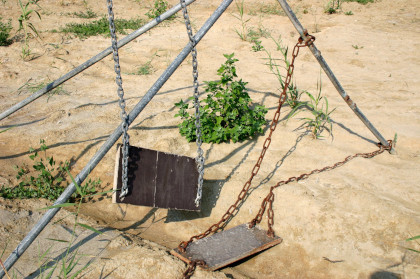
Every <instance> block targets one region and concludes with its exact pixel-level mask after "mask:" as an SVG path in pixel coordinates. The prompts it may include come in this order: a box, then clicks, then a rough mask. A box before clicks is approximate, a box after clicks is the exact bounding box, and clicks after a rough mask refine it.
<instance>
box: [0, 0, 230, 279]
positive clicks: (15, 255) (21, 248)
mask: <svg viewBox="0 0 420 279" xmlns="http://www.w3.org/2000/svg"><path fill="white" fill-rule="evenodd" d="M232 1H233V0H224V1H223V2H222V3H221V4H220V6H219V7H218V8H217V9H216V10H215V11H214V13H213V14H212V15H211V16H210V18H209V19H208V20H207V21H206V22H205V23H204V25H203V26H202V27H201V29H200V30H199V31H198V32H197V33H196V35H195V36H194V39H195V42H196V43H197V44H198V43H199V42H200V41H201V39H202V38H203V37H204V35H205V34H206V33H207V32H208V31H209V30H210V28H211V27H212V26H213V24H214V23H215V22H216V21H217V20H218V19H219V17H220V16H221V15H222V14H223V13H224V11H226V9H227V8H228V7H229V5H230V4H231V3H232ZM192 47H193V45H192V44H191V42H189V43H188V44H187V46H186V47H185V48H184V49H183V50H182V51H181V52H180V54H178V56H177V57H176V58H175V60H174V61H173V62H172V63H171V65H169V67H168V68H167V69H166V70H165V71H164V72H163V74H162V75H161V76H160V77H159V78H158V80H157V81H156V82H155V83H154V84H153V86H152V87H151V88H150V89H149V90H148V91H147V93H146V94H145V95H144V97H143V98H142V99H141V100H140V101H139V102H138V103H137V105H136V106H135V107H134V108H133V110H132V111H131V112H130V114H129V115H128V118H129V120H128V123H129V124H131V123H132V122H133V121H134V120H135V119H136V117H137V116H138V115H139V114H140V112H141V111H142V110H143V109H144V108H145V107H146V105H147V104H148V103H149V102H150V101H151V99H152V98H153V97H154V96H155V95H156V93H157V92H158V91H159V89H160V88H161V87H162V86H163V85H164V84H165V82H166V81H167V80H168V79H169V78H170V77H171V76H172V74H173V73H174V72H175V70H176V69H177V68H178V67H179V66H180V65H181V63H182V62H183V61H184V60H185V58H186V57H187V56H188V54H190V52H191V49H192ZM121 134H122V125H121V124H120V125H119V126H118V127H117V129H116V130H115V131H114V132H113V133H112V134H111V135H110V136H109V138H108V140H107V141H106V142H105V143H104V144H103V145H102V146H101V148H100V149H99V150H98V151H97V152H96V154H95V155H93V157H92V159H90V161H89V162H88V163H87V165H86V166H85V167H84V168H83V169H82V171H81V172H80V173H79V174H78V175H77V176H76V177H75V181H76V183H77V184H81V183H82V182H83V181H84V180H85V179H86V177H87V176H88V175H89V173H91V172H92V170H93V169H94V168H95V167H96V166H97V165H98V163H99V162H100V161H101V160H102V158H103V157H104V156H105V155H106V154H107V153H108V151H109V150H110V149H111V148H112V146H113V145H114V144H115V143H116V142H117V140H118V139H119V138H120V136H121ZM75 191H76V186H75V185H74V183H71V184H70V185H69V186H67V188H66V190H65V191H64V192H63V193H62V194H61V195H60V197H58V199H57V200H56V201H55V203H54V205H59V204H63V203H65V202H66V201H67V200H68V199H69V198H70V196H71V195H72V194H73V193H74V192H75ZM59 210H60V208H59V207H57V208H52V209H49V210H48V211H47V212H46V213H45V214H44V215H43V216H42V218H41V219H40V220H39V221H38V223H37V224H36V225H35V226H34V227H33V228H32V229H31V231H30V232H29V233H28V234H27V235H26V236H25V238H24V239H23V240H22V241H21V242H20V243H19V245H18V246H17V247H16V249H15V250H14V251H13V252H12V253H11V254H10V255H9V257H8V258H7V259H6V261H5V262H4V266H5V267H6V269H7V270H9V269H10V268H11V267H12V266H13V264H14V263H15V262H16V261H17V260H18V259H19V257H20V256H21V255H22V254H23V253H24V252H25V251H26V249H27V248H28V247H29V246H30V245H31V244H32V242H33V241H34V240H35V239H36V237H37V236H38V235H39V234H40V233H41V231H42V230H43V229H44V228H45V227H46V226H47V225H48V223H49V222H50V221H51V219H52V218H53V217H54V216H55V214H56V213H57V212H58V211H59ZM4 275H5V273H4V271H3V270H1V271H0V278H3V276H4Z"/></svg>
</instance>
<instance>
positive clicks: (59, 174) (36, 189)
mask: <svg viewBox="0 0 420 279" xmlns="http://www.w3.org/2000/svg"><path fill="white" fill-rule="evenodd" d="M47 150H48V146H47V145H46V143H45V140H43V139H41V140H40V148H39V151H40V153H41V154H40V153H39V152H38V151H36V150H35V149H33V148H30V149H29V152H30V155H29V158H30V159H31V160H32V161H33V165H32V171H30V169H29V167H28V166H25V165H24V166H21V167H16V169H17V175H16V178H17V179H18V180H19V181H20V182H19V184H18V185H17V186H16V187H13V188H8V187H5V186H2V188H1V189H0V196H1V197H3V198H6V199H15V198H19V199H24V198H45V199H48V200H56V199H57V198H58V197H59V196H60V195H61V194H62V193H63V191H64V189H65V188H64V187H63V186H62V182H63V181H64V180H65V178H66V172H67V171H68V168H69V162H68V161H66V162H64V163H58V164H57V163H56V161H55V160H54V158H53V157H52V156H51V157H50V156H48V154H47ZM31 173H32V175H31ZM100 183H101V181H100V180H96V181H92V180H89V181H88V182H87V183H86V184H85V185H83V187H81V189H83V193H85V194H91V193H94V192H96V186H97V185H99V184H100ZM73 198H75V199H77V198H78V196H76V195H73Z"/></svg>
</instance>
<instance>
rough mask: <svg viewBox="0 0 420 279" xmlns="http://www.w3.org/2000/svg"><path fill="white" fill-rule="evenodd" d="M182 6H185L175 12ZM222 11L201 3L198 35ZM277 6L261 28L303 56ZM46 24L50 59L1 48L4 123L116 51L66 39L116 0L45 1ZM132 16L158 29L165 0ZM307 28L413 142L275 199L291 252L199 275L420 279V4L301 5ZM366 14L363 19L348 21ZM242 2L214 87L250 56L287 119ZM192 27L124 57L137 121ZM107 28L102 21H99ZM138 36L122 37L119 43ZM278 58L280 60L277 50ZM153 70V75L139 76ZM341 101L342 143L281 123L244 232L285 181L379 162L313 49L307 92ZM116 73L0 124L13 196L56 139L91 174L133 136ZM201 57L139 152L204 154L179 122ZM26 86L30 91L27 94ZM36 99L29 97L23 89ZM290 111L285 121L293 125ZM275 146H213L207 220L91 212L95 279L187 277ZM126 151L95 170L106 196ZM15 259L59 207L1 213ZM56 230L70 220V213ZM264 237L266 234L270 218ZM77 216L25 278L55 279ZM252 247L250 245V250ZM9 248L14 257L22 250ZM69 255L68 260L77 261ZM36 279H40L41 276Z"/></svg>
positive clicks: (270, 104) (302, 63)
mask: <svg viewBox="0 0 420 279" xmlns="http://www.w3.org/2000/svg"><path fill="white" fill-rule="evenodd" d="M169 2H170V4H172V5H175V4H176V3H177V1H169ZM219 2H220V1H197V3H194V4H192V5H191V6H190V16H191V18H192V23H193V27H194V28H195V30H197V29H198V28H200V26H201V25H202V24H203V23H204V22H205V20H206V19H207V18H208V17H209V16H210V15H211V13H212V12H213V10H214V9H215V8H216V7H217V5H218V4H219ZM275 4H276V1H268V0H267V1H248V0H247V1H245V9H246V10H245V11H246V12H245V18H246V19H248V18H249V19H250V21H249V22H248V23H247V27H248V28H250V27H253V28H255V29H257V28H258V27H263V28H265V29H266V30H267V31H268V32H270V34H271V36H272V37H274V38H278V37H279V36H281V38H282V40H283V43H284V44H285V45H287V46H289V48H291V47H292V46H293V45H294V44H295V42H296V40H297V39H298V35H297V32H296V31H295V30H294V28H293V26H292V24H291V23H290V22H289V20H288V18H287V17H286V16H284V15H283V14H271V13H269V12H267V9H265V7H269V10H272V9H273V8H272V7H275V6H274V5H275ZM40 5H41V6H42V8H43V10H42V11H41V16H42V20H41V21H39V20H38V19H37V18H36V17H33V18H32V19H33V23H34V25H35V26H36V28H37V29H38V31H39V32H40V36H41V37H42V40H35V39H32V40H31V44H30V46H31V48H32V51H33V54H34V55H35V59H33V60H30V61H24V60H22V58H21V57H20V53H21V48H22V45H23V43H22V42H21V41H20V40H16V41H15V42H14V43H13V44H12V45H10V46H8V47H0V79H1V84H0V111H4V110H6V109H8V108H9V107H11V106H12V105H13V104H15V103H17V102H19V101H20V100H23V99H24V98H26V97H28V96H29V95H30V92H29V90H28V89H27V87H23V88H21V87H22V86H23V85H25V84H26V83H27V82H28V81H29V82H30V83H33V84H39V83H40V82H47V81H51V80H54V79H56V78H58V77H60V76H61V75H63V74H64V73H66V72H68V71H70V70H71V69H73V68H74V67H75V66H77V65H79V64H81V63H83V62H84V61H85V60H87V59H89V58H91V57H92V56H94V55H96V54H97V53H99V52H100V51H102V50H104V49H106V48H107V47H108V46H109V45H110V39H109V38H108V37H103V36H94V37H90V38H86V39H79V38H77V37H75V36H72V35H66V34H63V33H60V32H58V33H53V32H51V30H53V29H57V30H58V29H59V28H60V27H63V26H64V25H65V24H66V23H71V22H79V23H81V22H88V21H92V19H81V18H77V17H75V16H74V15H73V13H75V12H82V11H87V10H88V9H90V10H92V11H93V12H95V13H97V14H98V15H99V16H102V15H105V14H106V12H107V11H106V4H105V1H100V2H98V1H91V0H87V1H75V0H61V1H52V0H44V1H40ZM114 5H115V9H114V11H115V15H116V17H117V18H126V19H130V18H135V17H138V16H140V17H143V18H146V17H145V16H144V14H145V13H146V12H147V11H148V10H149V8H150V7H151V6H152V5H153V1H150V0H149V1H132V0H122V1H115V3H114ZM290 5H291V7H292V8H293V9H294V11H295V12H296V14H297V16H298V18H299V20H300V21H301V23H302V24H303V26H304V27H305V28H307V29H308V31H309V32H310V33H311V34H313V35H314V36H315V37H316V41H315V43H316V46H317V47H318V48H319V49H320V51H321V52H322V55H323V56H324V58H325V60H326V61H327V63H328V64H329V66H330V67H331V69H332V70H333V72H334V73H335V74H336V76H337V78H338V79H339V80H340V82H341V83H342V85H343V87H344V88H345V89H346V91H347V93H348V94H349V95H350V96H351V97H352V99H353V100H354V101H355V102H356V103H357V105H358V106H359V108H360V109H361V110H362V111H363V112H364V114H365V115H366V116H367V117H368V119H369V120H370V121H371V122H372V123H373V124H374V125H375V126H376V128H377V129H378V130H379V131H380V132H381V133H382V135H383V136H384V137H385V138H386V139H393V137H394V134H395V133H397V134H398V144H397V148H396V150H397V154H396V155H390V154H389V153H387V152H385V153H383V154H381V155H379V156H377V157H375V158H372V159H362V158H357V159H355V160H353V161H351V162H350V163H348V164H346V165H344V166H342V167H340V168H337V169H335V170H333V171H329V172H324V173H321V174H316V175H313V176H311V177H310V178H308V179H306V180H303V181H301V182H299V183H290V184H288V185H286V186H282V187H280V188H279V189H277V190H276V191H275V195H276V199H275V202H274V208H273V209H274V212H275V225H274V230H275V232H276V234H277V235H279V236H280V237H282V238H283V243H281V244H280V245H277V246H275V247H273V248H271V249H269V250H267V251H265V252H263V253H260V254H258V255H257V256H255V257H252V258H250V259H247V260H245V261H242V262H240V263H237V264H235V265H233V266H229V267H227V268H224V269H222V270H221V271H219V272H213V273H211V272H203V271H201V270H199V271H197V273H196V274H195V275H194V276H195V277H194V278H419V277H420V257H419V256H418V253H415V252H411V251H409V250H407V249H406V248H405V247H411V248H414V249H417V250H418V249H419V245H418V244H416V243H415V242H410V243H408V242H405V239H407V238H409V237H411V236H415V235H419V234H420V219H419V212H420V206H419V204H420V191H419V187H418V181H419V178H420V175H419V173H420V164H419V163H420V141H419V140H420V99H419V98H418V96H417V97H416V94H418V93H419V92H418V90H419V88H420V78H419V76H420V56H419V53H420V43H419V42H420V2H419V1H418V0H406V1H392V0H379V1H375V2H374V3H369V4H367V5H360V4H358V3H347V2H344V3H342V11H341V12H340V13H338V14H333V15H328V14H325V13H324V9H325V6H326V5H327V1H321V0H309V1H290ZM349 11H352V13H353V15H345V12H349ZM237 14H238V11H237V8H236V7H235V4H234V3H233V4H232V5H231V6H230V7H229V9H228V10H227V12H226V13H225V14H224V15H223V16H222V17H221V18H220V19H219V21H218V22H217V23H216V24H215V25H214V27H213V28H212V29H211V30H210V32H209V33H208V34H207V35H206V37H205V38H204V39H203V40H202V41H201V42H200V44H199V46H198V52H199V57H198V58H199V72H200V75H199V78H200V83H202V82H203V81H209V80H215V79H216V78H217V75H216V70H217V69H218V67H219V66H220V65H221V64H222V63H223V62H224V57H223V54H229V53H232V52H234V53H235V57H236V58H238V59H239V62H238V63H237V71H238V75H239V76H240V77H241V78H242V79H243V80H244V81H247V82H249V83H248V85H247V86H248V89H249V92H250V95H251V97H252V98H253V100H254V101H255V102H258V103H260V104H263V105H265V106H266V107H267V108H269V112H268V114H267V119H270V118H271V117H272V116H273V114H274V111H275V108H276V106H277V101H278V99H277V98H278V95H279V90H278V88H279V87H280V85H279V84H278V82H277V80H276V77H275V76H274V75H272V74H271V73H270V71H269V69H268V67H267V66H266V65H265V61H266V60H265V59H264V58H266V57H267V54H266V53H265V52H263V51H260V52H253V51H252V49H251V47H252V44H251V43H249V42H245V41H242V40H240V39H239V37H238V35H237V34H236V32H235V29H240V28H241V23H240V21H239V20H237V19H236V18H235V17H234V16H233V15H237ZM0 16H1V17H2V18H3V20H8V19H9V18H10V19H12V24H13V27H14V31H13V32H16V30H17V29H18V21H17V18H18V17H19V8H18V4H17V1H7V0H6V1H2V2H1V3H0ZM181 19H182V18H181V16H178V17H177V18H176V19H175V20H174V21H172V22H170V23H163V24H161V25H159V26H158V27H156V28H154V29H153V30H151V31H150V32H147V34H144V35H143V36H141V37H139V38H137V39H136V40H135V41H134V42H132V43H131V44H129V45H127V46H125V47H124V48H122V49H121V51H120V59H121V67H122V72H123V82H124V89H125V94H126V98H127V109H128V110H131V109H132V108H133V107H134V106H135V104H136V103H137V102H138V101H139V100H140V99H141V98H142V96H143V95H144V94H145V92H146V91H147V90H148V89H149V88H150V87H151V85H152V84H153V83H154V82H155V80H156V79H157V78H158V77H159V76H160V74H161V73H162V72H163V70H164V69H165V68H166V67H167V66H168V65H169V64H170V63H171V61H172V60H173V59H174V58H175V56H176V55H177V54H178V53H179V51H180V50H182V48H183V47H184V46H185V44H186V43H187V40H188V39H187V36H186V30H185V26H184V23H183V22H182V20H181ZM93 20H94V19H93ZM119 37H120V38H122V35H120V36H119ZM261 41H262V45H263V46H264V47H265V48H266V49H267V51H269V52H270V53H272V55H274V56H278V57H279V52H277V51H276V47H275V44H274V43H273V41H272V39H270V38H261ZM148 61H151V65H152V66H153V72H152V73H151V74H150V75H144V76H139V75H132V74H129V73H133V72H135V71H136V70H137V69H138V68H139V67H140V66H141V65H143V64H144V63H147V62H148ZM319 79H321V80H322V93H323V94H324V95H326V96H327V97H328V100H329V103H330V107H331V108H336V110H335V111H334V112H333V113H332V114H331V118H332V120H333V136H328V133H326V132H325V133H324V134H323V135H324V136H325V138H324V139H322V140H314V139H312V138H311V136H309V135H307V136H301V135H302V130H296V128H297V127H299V125H300V124H301V123H302V122H301V121H300V120H299V118H300V117H303V116H305V114H302V115H301V116H297V117H295V118H292V119H291V120H289V121H288V122H287V124H286V123H285V121H284V120H283V121H282V123H281V124H279V125H278V127H277V130H276V132H275V133H274V135H273V142H272V144H271V146H270V150H269V152H268V153H267V155H266V156H265V160H264V162H263V164H262V166H261V169H260V172H259V174H258V175H257V176H256V177H255V178H254V182H253V185H252V187H251V189H252V193H251V195H250V196H249V197H248V198H247V200H246V203H245V204H244V205H243V206H242V207H241V209H240V211H239V213H238V214H237V216H236V217H235V218H234V219H233V220H232V221H231V222H230V223H229V225H228V228H230V227H233V226H236V225H239V224H243V223H246V222H249V221H250V220H251V219H252V218H253V217H254V216H255V214H256V213H257V211H258V209H259V207H260V204H261V201H262V199H263V198H264V197H265V196H266V195H267V193H268V190H269V188H270V187H271V186H272V185H274V184H275V183H276V182H277V181H280V180H283V179H287V178H288V177H290V176H295V175H300V174H301V173H304V172H309V171H310V170H312V169H315V168H322V167H324V166H327V165H332V164H334V163H335V162H337V161H339V160H343V159H344V158H345V157H346V156H348V155H351V154H354V153H356V152H370V151H374V150H376V149H377V147H376V142H377V140H376V138H375V137H374V136H373V135H372V134H371V133H370V132H369V130H368V129H367V128H366V127H365V126H364V125H363V124H362V123H361V122H360V120H359V119H358V118H357V117H356V116H355V115H354V114H353V112H352V111H351V110H350V109H349V108H348V107H347V105H346V103H345V102H344V101H343V100H342V99H341V97H340V96H339V94H337V92H336V91H335V89H334V87H333V86H332V85H331V83H330V82H329V80H328V79H327V77H326V76H325V75H324V74H323V73H321V74H320V67H319V64H318V63H317V62H316V60H315V59H314V57H313V56H312V54H311V53H310V51H309V50H302V51H301V53H300V55H299V57H298V59H297V61H296V67H295V81H296V84H297V86H298V88H300V89H302V90H308V91H310V92H312V93H316V88H317V82H318V81H319ZM114 80H115V75H114V72H113V61H112V58H111V57H107V58H105V59H104V60H102V61H101V62H99V63H97V64H96V65H94V66H92V67H90V68H89V69H87V70H86V71H84V72H83V73H81V74H80V75H78V76H76V77H75V78H73V79H71V80H69V81H68V82H66V83H65V84H64V86H63V90H65V92H67V94H61V95H55V96H51V97H49V98H48V97H47V96H43V97H42V98H40V99H38V100H36V101H35V102H33V103H31V104H30V105H28V106H26V107H24V108H23V109H21V110H20V111H18V112H16V113H15V114H13V115H11V116H10V117H8V118H6V119H4V120H2V121H1V122H0V130H3V129H6V128H9V127H12V128H11V129H10V130H8V131H6V132H3V133H1V134H0V169H1V171H0V184H1V185H4V186H7V187H13V186H15V185H17V183H18V181H17V179H16V178H15V176H16V170H15V168H14V167H13V166H15V165H19V166H22V165H24V164H28V165H30V164H31V160H30V159H29V158H28V155H29V152H28V150H29V147H34V148H37V147H39V140H40V139H45V141H46V143H47V145H48V146H49V147H50V149H49V150H48V152H49V154H50V155H53V156H54V158H55V159H56V160H57V161H66V160H69V161H70V160H71V173H72V174H73V175H76V174H77V173H78V172H79V171H80V170H81V169H82V168H83V167H84V166H85V165H86V164H87V162H88V161H89V160H90V159H91V158H92V156H93V155H94V154H95V153H96V151H97V150H98V149H99V148H100V146H101V145H102V144H103V143H104V141H105V140H106V139H107V137H108V136H109V135H110V134H111V133H112V132H113V131H114V129H115V128H116V127H117V126H118V125H119V123H120V120H119V107H118V101H117V100H118V98H117V94H116V85H115V82H114ZM191 85H192V78H191V58H190V57H188V58H187V60H186V61H184V63H183V64H182V65H181V67H180V68H179V69H178V70H177V71H176V72H175V73H174V75H173V76H172V77H171V79H170V80H168V82H167V83H166V84H165V85H164V86H163V88H162V89H161V90H160V91H159V93H158V94H157V95H156V96H155V97H154V99H153V100H152V101H151V102H150V104H149V105H148V106H147V107H146V108H145V109H144V110H143V112H142V113H141V114H140V115H139V117H138V118H137V119H136V121H135V122H134V123H133V124H132V125H131V128H130V131H129V133H130V137H131V144H132V145H136V146H141V147H144V148H150V149H156V150H160V151H165V152H170V153H174V154H179V155H185V156H191V157H195V154H196V146H195V143H187V142H186V140H185V139H184V138H183V137H181V136H180V135H179V133H178V129H177V125H178V124H179V123H180V119H179V118H175V117H174V115H175V114H176V112H177V110H176V108H175V107H174V103H175V102H178V101H179V100H180V99H183V100H186V99H187V98H188V97H189V96H191V94H192V89H191ZM25 88H26V89H25ZM19 89H20V90H19ZM289 111H290V109H289V108H288V107H287V106H286V107H285V108H284V109H283V112H282V116H281V118H283V117H284V116H285V115H287V113H288V112H289ZM264 138H265V137H264V136H259V137H257V138H255V139H253V140H250V141H245V142H240V143H223V144H204V150H205V157H206V172H205V176H204V179H205V181H204V192H203V205H202V207H203V209H202V211H201V212H200V213H188V212H187V213H186V212H179V211H174V210H165V209H152V208H146V207H135V206H127V205H123V204H120V205H116V204H112V203H111V199H110V197H106V198H101V199H95V200H93V201H91V202H88V203H86V204H84V205H83V207H82V213H83V216H84V217H83V220H84V221H85V222H86V223H88V224H91V225H92V226H94V227H95V228H97V229H99V230H102V231H104V232H105V233H104V234H103V235H100V236H96V235H95V234H94V233H92V232H90V231H86V230H80V231H77V235H78V238H77V242H76V244H77V245H76V246H77V247H80V249H81V250H80V251H81V253H85V254H89V255H90V256H91V257H88V258H89V260H91V261H92V265H91V266H90V268H89V269H88V270H86V272H85V273H83V274H81V276H82V277H84V278H181V277H182V272H183V271H184V270H185V267H186V266H185V264H184V263H183V262H181V261H180V260H178V259H177V258H174V257H173V256H171V255H170V254H169V253H168V251H170V249H172V248H175V247H176V246H177V245H178V244H179V242H180V241H182V240H186V239H188V238H189V237H191V236H192V235H195V234H198V233H200V232H203V231H204V230H206V229H207V228H208V227H209V226H210V225H211V224H213V223H215V222H217V221H218V220H219V219H220V217H221V216H222V214H223V213H224V212H225V211H226V210H227V208H228V207H229V206H230V205H231V204H232V203H233V202H234V201H235V199H236V197H237V195H238V193H239V192H240V190H241V189H242V186H243V184H244V182H245V181H246V180H247V179H248V177H249V175H250V172H251V168H252V167H253V165H254V164H255V161H256V159H257V158H258V156H259V154H260V152H261V148H262V144H263V142H264ZM115 150H116V149H115V148H113V149H111V151H110V152H109V153H108V154H107V155H106V156H105V158H104V159H103V160H102V161H101V163H100V164H99V165H98V166H97V167H96V168H95V169H94V170H93V171H92V172H91V174H90V176H89V177H90V178H100V179H101V180H102V188H103V189H104V190H109V189H111V188H112V181H113V173H114V158H115ZM0 202H1V205H0V239H1V240H0V251H3V249H5V252H4V255H3V257H2V260H3V261H4V260H5V258H6V256H7V255H8V254H9V253H10V252H11V251H12V250H13V249H14V248H15V247H16V245H17V244H18V243H19V241H20V240H21V239H22V238H23V237H24V236H25V235H26V233H27V232H28V231H29V230H30V229H31V228H32V226H33V225H34V224H35V223H36V221H37V220H39V218H40V216H41V215H42V211H38V210H37V209H39V208H43V207H45V206H46V205H48V204H49V202H47V201H44V200H41V201H36V200H17V201H8V200H4V199H1V200H0ZM58 215H59V216H56V218H55V220H56V221H59V219H60V218H61V217H63V216H65V215H66V212H65V211H64V210H62V211H61V212H60V213H59V214H58ZM261 227H263V228H266V217H264V219H263V222H262V223H261ZM71 228H72V223H71V219H66V220H64V221H59V222H55V223H53V224H51V225H49V226H48V227H47V228H46V230H45V231H44V232H43V233H42V234H41V235H40V236H39V237H38V239H37V240H36V241H35V242H34V244H33V245H32V246H31V247H30V248H29V249H28V251H27V252H26V253H25V254H24V255H23V256H22V258H21V260H19V261H18V262H17V263H16V265H15V267H14V272H15V274H16V275H17V277H18V278H21V277H26V276H29V277H31V276H32V277H34V276H37V274H39V272H40V271H39V270H38V268H39V263H38V260H39V255H40V253H41V254H42V253H43V252H44V251H45V250H46V249H47V248H48V247H49V246H50V245H51V244H50V242H51V241H49V240H48V238H58V237H60V238H64V237H70V235H71V233H70V232H71ZM238 241H240V239H238ZM6 244H7V245H6ZM63 249H65V246H60V245H59V244H55V245H54V246H53V250H54V251H53V252H51V255H49V257H51V258H52V259H54V258H57V257H59V256H60V255H62V254H63V253H64V250H63ZM30 274H32V275H30Z"/></svg>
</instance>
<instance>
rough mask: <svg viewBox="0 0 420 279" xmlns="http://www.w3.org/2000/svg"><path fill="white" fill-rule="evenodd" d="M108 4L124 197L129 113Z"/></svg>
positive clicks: (110, 9) (111, 12) (122, 194)
mask: <svg viewBox="0 0 420 279" xmlns="http://www.w3.org/2000/svg"><path fill="white" fill-rule="evenodd" d="M107 4H108V20H109V31H110V33H111V42H112V53H113V57H114V70H115V74H116V78H115V82H116V83H117V86H118V90H117V94H118V97H119V100H118V104H119V106H120V108H121V113H120V116H121V120H122V123H121V126H122V130H123V138H122V142H123V146H122V156H123V157H122V188H121V193H120V198H121V200H123V198H124V197H125V196H126V195H127V194H128V186H127V181H128V174H127V173H128V170H127V169H128V147H129V141H130V137H129V135H128V115H127V112H126V111H125V100H124V90H123V87H122V78H121V67H120V58H119V55H118V45H117V36H116V34H115V23H114V12H113V10H112V0H107Z"/></svg>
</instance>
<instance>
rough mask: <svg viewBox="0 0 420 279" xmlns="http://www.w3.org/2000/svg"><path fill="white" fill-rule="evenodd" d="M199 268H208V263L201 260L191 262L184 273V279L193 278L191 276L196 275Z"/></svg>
mask: <svg viewBox="0 0 420 279" xmlns="http://www.w3.org/2000/svg"><path fill="white" fill-rule="evenodd" d="M197 266H206V263H205V262H204V261H201V260H197V261H191V262H190V263H189V265H188V268H187V270H185V271H184V274H183V275H184V278H185V279H189V278H191V276H193V275H194V271H195V269H196V267H197Z"/></svg>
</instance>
